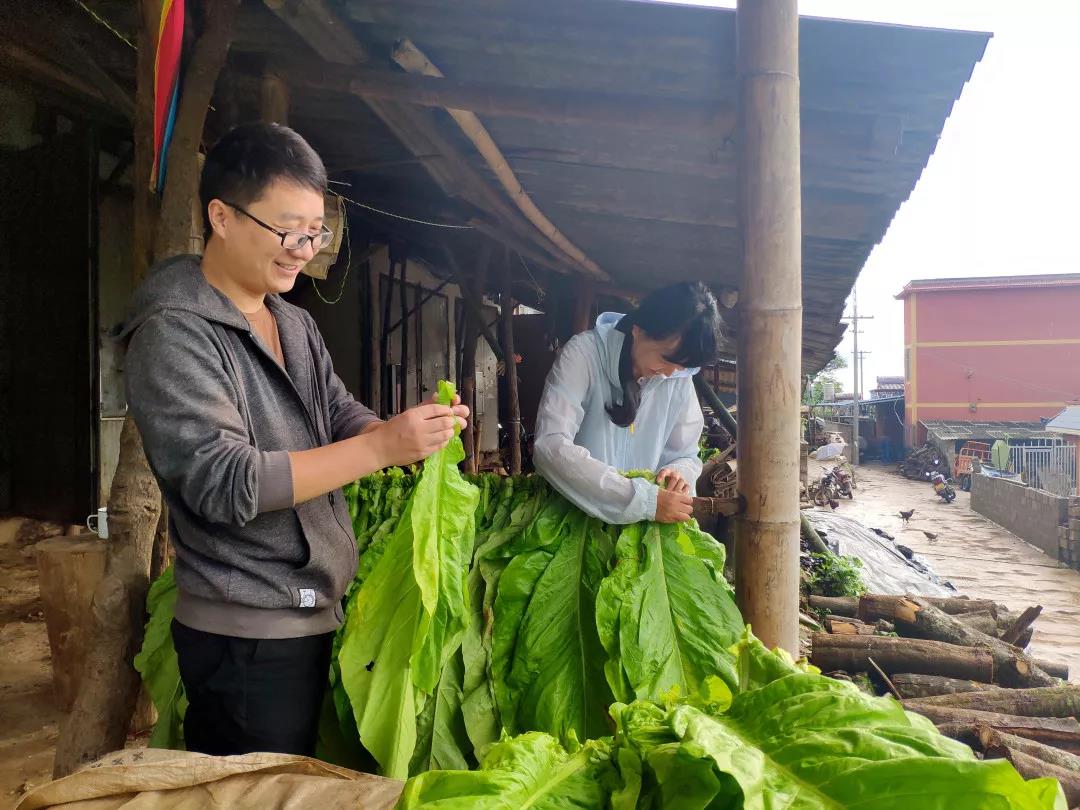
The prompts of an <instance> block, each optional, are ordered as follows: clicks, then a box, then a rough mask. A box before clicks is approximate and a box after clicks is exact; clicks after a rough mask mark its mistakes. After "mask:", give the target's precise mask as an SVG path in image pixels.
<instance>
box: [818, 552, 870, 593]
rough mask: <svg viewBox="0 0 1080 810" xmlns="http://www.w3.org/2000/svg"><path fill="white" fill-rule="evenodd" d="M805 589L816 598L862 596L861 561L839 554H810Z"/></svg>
mask: <svg viewBox="0 0 1080 810" xmlns="http://www.w3.org/2000/svg"><path fill="white" fill-rule="evenodd" d="M805 568H806V574H807V577H806V589H807V590H808V591H809V592H810V593H812V594H815V595H817V596H862V595H863V594H864V593H866V585H864V584H863V581H862V560H860V559H859V558H858V557H844V556H842V555H840V554H831V553H830V554H811V555H810V559H809V564H808V565H806V566H805Z"/></svg>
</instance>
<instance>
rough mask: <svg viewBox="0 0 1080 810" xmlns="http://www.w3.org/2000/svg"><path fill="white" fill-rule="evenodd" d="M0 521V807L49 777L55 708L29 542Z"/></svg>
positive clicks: (11, 525)
mask: <svg viewBox="0 0 1080 810" xmlns="http://www.w3.org/2000/svg"><path fill="white" fill-rule="evenodd" d="M20 524H21V521H11V520H5V521H0V806H3V807H9V806H11V805H13V804H14V803H15V802H16V801H17V800H18V798H19V796H21V795H22V793H23V792H24V791H25V789H26V788H28V787H33V786H36V785H40V784H42V783H44V782H47V781H49V779H50V778H51V776H52V761H53V750H54V748H55V747H56V735H57V729H58V723H59V721H60V718H61V716H62V715H61V713H60V712H59V711H58V710H57V709H56V706H55V703H54V700H53V693H52V669H51V665H50V662H49V639H48V636H47V634H46V631H45V619H44V615H43V613H42V606H41V599H40V596H39V594H38V584H37V564H36V562H35V560H34V541H33V540H31V541H29V542H28V541H26V540H25V539H20V538H19V537H18V528H19V525H20Z"/></svg>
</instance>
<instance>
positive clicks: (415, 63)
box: [393, 39, 608, 281]
mask: <svg viewBox="0 0 1080 810" xmlns="http://www.w3.org/2000/svg"><path fill="white" fill-rule="evenodd" d="M393 57H394V61H395V62H397V63H398V64H399V65H400V66H401V67H402V68H403V69H404V70H406V71H407V72H409V73H419V74H422V75H425V76H437V77H438V78H440V79H441V78H444V77H443V73H442V71H441V70H439V69H438V68H437V67H436V66H435V64H434V63H432V61H431V60H430V59H428V58H427V56H425V55H424V53H423V51H421V50H420V49H419V48H417V47H416V46H415V45H414V44H413V43H412V42H410V41H409V40H407V39H403V40H402V41H401V42H399V43H398V44H397V47H395V48H394V53H393ZM447 112H448V113H449V114H450V117H451V118H453V119H454V121H456V122H457V125H458V126H459V127H461V131H462V132H464V133H465V136H466V137H467V138H468V139H469V140H470V141H472V143H473V146H475V147H476V150H477V151H478V152H479V153H480V154H481V156H482V157H483V158H484V160H485V161H486V162H487V164H488V166H489V167H490V168H491V170H492V171H493V172H494V173H495V177H496V178H498V180H499V183H500V184H501V185H502V187H503V189H504V190H505V191H506V193H507V194H508V195H509V196H510V199H511V200H512V201H513V203H514V205H516V206H517V207H518V209H519V210H520V211H521V213H522V214H524V215H525V218H526V219H528V220H529V222H531V223H532V224H533V225H535V226H536V228H537V229H538V230H539V231H540V232H541V233H543V234H544V236H546V237H547V238H548V239H550V240H551V241H552V242H553V243H554V244H555V245H556V246H557V247H558V248H559V250H561V251H562V252H563V253H565V254H566V255H567V256H569V257H570V258H571V259H572V260H573V261H574V263H575V264H577V265H578V266H579V267H581V269H582V270H584V271H585V272H586V273H588V274H589V275H591V276H594V277H595V278H599V279H602V280H605V281H606V280H607V278H608V275H607V273H605V272H604V271H603V270H601V269H600V266H599V265H598V264H597V263H596V262H594V261H593V260H592V259H590V258H589V257H588V256H586V255H585V252H584V251H583V250H582V249H581V248H579V247H578V246H577V245H575V244H574V243H573V242H571V241H570V240H569V239H567V238H566V235H565V234H563V232H562V231H560V230H559V229H558V228H557V227H556V226H555V223H553V222H552V221H551V220H550V219H548V218H547V217H546V216H544V213H543V212H542V211H541V210H540V209H539V208H537V207H536V203H534V202H533V201H532V199H531V198H530V197H529V195H528V194H526V193H525V189H523V188H522V187H521V183H520V182H519V181H518V179H517V175H515V174H514V170H513V169H511V168H510V164H509V163H508V162H507V160H506V157H505V156H504V155H503V153H502V152H501V151H500V150H499V147H498V145H497V144H496V143H495V141H494V139H493V138H492V137H491V134H490V133H489V132H488V131H487V128H486V127H485V126H484V125H483V124H482V123H481V122H480V119H479V118H478V117H477V116H476V113H473V112H469V111H468V110H455V109H452V108H450V109H447Z"/></svg>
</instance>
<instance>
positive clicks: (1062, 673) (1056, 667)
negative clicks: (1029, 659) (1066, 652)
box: [1035, 658, 1069, 681]
mask: <svg viewBox="0 0 1080 810" xmlns="http://www.w3.org/2000/svg"><path fill="white" fill-rule="evenodd" d="M1035 663H1037V664H1038V665H1039V666H1040V667H1041V668H1042V670H1043V672H1045V673H1046V674H1047V675H1053V676H1054V677H1055V678H1061V680H1063V681H1067V680H1069V665H1068V664H1066V663H1065V662H1064V661H1047V660H1046V659H1045V658H1036V659H1035Z"/></svg>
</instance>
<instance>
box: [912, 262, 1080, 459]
mask: <svg viewBox="0 0 1080 810" xmlns="http://www.w3.org/2000/svg"><path fill="white" fill-rule="evenodd" d="M897 297H898V298H899V299H901V300H902V301H903V302H904V345H905V351H904V367H905V368H904V371H905V385H904V394H905V416H906V418H905V423H906V435H905V439H906V442H907V443H908V444H909V445H918V444H920V443H922V442H923V441H924V440H925V438H926V429H925V426H924V423H926V422H929V421H945V422H948V423H950V424H953V423H963V422H1002V421H1009V422H1023V423H1028V424H1032V425H1041V422H1042V421H1043V420H1046V419H1049V418H1050V417H1052V416H1054V415H1055V414H1057V413H1059V412H1060V411H1061V410H1062V408H1064V407H1065V406H1066V405H1068V404H1070V403H1074V402H1080V318H1078V317H1077V314H1076V313H1077V312H1080V274H1062V275H1041V276H1006V277H999V278H959V279H933V280H925V281H912V282H911V283H910V284H908V285H907V286H906V287H905V288H904V289H903V291H902V292H901V293H900V294H899V295H898V296H897Z"/></svg>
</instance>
